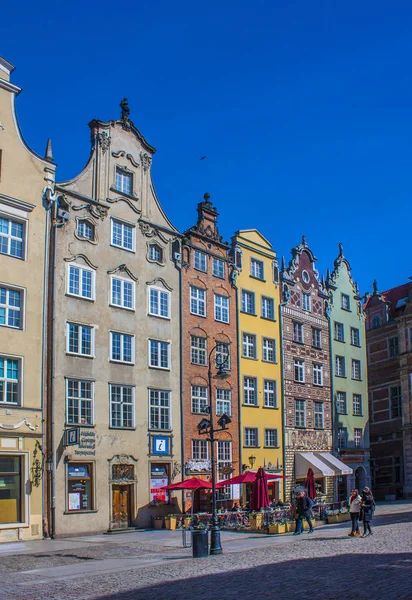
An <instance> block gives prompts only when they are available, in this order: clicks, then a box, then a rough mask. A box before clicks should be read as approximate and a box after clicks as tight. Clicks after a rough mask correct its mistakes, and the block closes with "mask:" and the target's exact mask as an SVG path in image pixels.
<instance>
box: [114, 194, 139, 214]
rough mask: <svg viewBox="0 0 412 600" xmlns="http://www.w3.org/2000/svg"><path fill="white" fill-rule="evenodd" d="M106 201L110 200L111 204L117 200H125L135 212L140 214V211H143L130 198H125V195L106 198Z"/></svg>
mask: <svg viewBox="0 0 412 600" xmlns="http://www.w3.org/2000/svg"><path fill="white" fill-rule="evenodd" d="M138 199H139V198H136V200H138ZM106 202H108V203H109V204H115V203H116V202H125V203H126V204H127V206H128V207H129V208H131V209H132V211H133V212H135V213H136V214H138V215H140V213H141V212H142V211H141V210H140V209H139V208H137V206H136V205H135V204H133V202H131V201H130V200H129V199H128V198H123V197H119V198H106Z"/></svg>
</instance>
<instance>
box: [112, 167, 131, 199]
mask: <svg viewBox="0 0 412 600" xmlns="http://www.w3.org/2000/svg"><path fill="white" fill-rule="evenodd" d="M116 189H117V190H118V191H119V192H122V193H123V194H128V195H129V196H131V195H132V194H133V174H132V173H126V171H124V170H123V169H119V168H118V169H116Z"/></svg>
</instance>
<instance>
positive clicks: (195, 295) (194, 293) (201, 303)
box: [189, 285, 207, 317]
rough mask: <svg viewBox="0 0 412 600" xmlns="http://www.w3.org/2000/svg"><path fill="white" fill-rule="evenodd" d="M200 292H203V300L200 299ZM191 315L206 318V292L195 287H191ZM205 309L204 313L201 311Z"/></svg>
mask: <svg viewBox="0 0 412 600" xmlns="http://www.w3.org/2000/svg"><path fill="white" fill-rule="evenodd" d="M199 292H202V295H203V296H204V297H203V298H200V297H199ZM189 302H190V314H192V315H197V316H198V317H206V316H207V309H206V290H204V289H203V288H200V287H196V286H195V285H191V286H190V298H189ZM193 303H195V308H196V310H193ZM200 307H203V312H201V311H199V308H200Z"/></svg>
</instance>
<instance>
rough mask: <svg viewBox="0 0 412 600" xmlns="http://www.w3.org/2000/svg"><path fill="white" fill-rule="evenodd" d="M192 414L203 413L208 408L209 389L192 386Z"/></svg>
mask: <svg viewBox="0 0 412 600" xmlns="http://www.w3.org/2000/svg"><path fill="white" fill-rule="evenodd" d="M191 390H192V413H196V414H199V413H203V412H205V411H204V409H205V408H206V407H207V406H208V401H207V387H206V386H203V385H192V387H191Z"/></svg>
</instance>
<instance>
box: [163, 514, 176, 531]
mask: <svg viewBox="0 0 412 600" xmlns="http://www.w3.org/2000/svg"><path fill="white" fill-rule="evenodd" d="M176 521H177V519H176V517H166V518H165V527H166V529H170V530H171V531H174V530H175V529H176Z"/></svg>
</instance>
